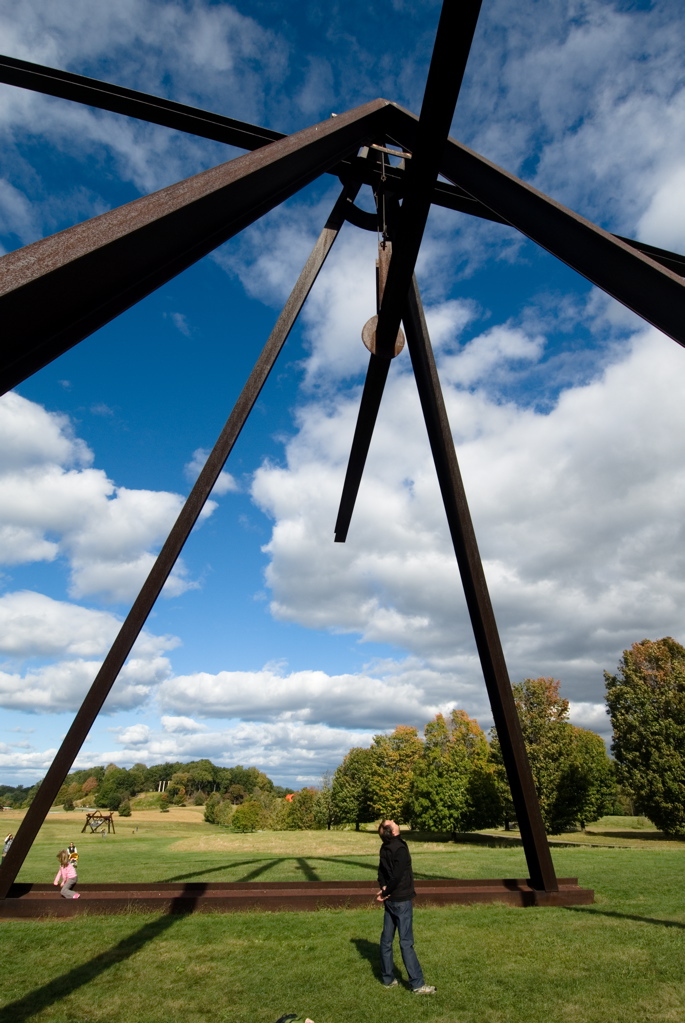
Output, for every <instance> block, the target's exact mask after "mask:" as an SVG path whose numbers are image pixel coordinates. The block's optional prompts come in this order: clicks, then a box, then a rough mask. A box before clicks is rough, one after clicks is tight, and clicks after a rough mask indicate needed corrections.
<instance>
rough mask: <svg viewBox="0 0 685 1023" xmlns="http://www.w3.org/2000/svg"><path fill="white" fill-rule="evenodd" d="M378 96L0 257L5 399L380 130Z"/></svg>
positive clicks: (1, 388)
mask: <svg viewBox="0 0 685 1023" xmlns="http://www.w3.org/2000/svg"><path fill="white" fill-rule="evenodd" d="M386 106H387V104H386V102H385V100H376V101H374V102H373V103H367V104H366V105H365V106H362V107H358V108H357V109H356V110H353V111H350V112H349V113H346V114H341V115H340V116H339V117H335V118H331V119H330V120H328V121H324V122H322V123H321V124H318V125H314V126H313V127H311V128H307V129H306V130H305V131H301V132H298V133H296V134H295V135H289V136H288V137H286V138H284V139H281V140H280V141H278V142H272V143H271V144H270V145H268V146H265V147H263V148H262V149H258V150H257V151H256V152H254V153H249V154H247V155H245V156H240V157H238V158H237V159H235V160H231V161H229V162H228V163H225V164H221V165H220V166H219V167H214V168H212V169H211V170H208V171H203V172H202V173H201V174H197V175H195V176H194V177H191V178H187V179H186V180H185V181H181V182H178V183H177V184H175V185H170V186H169V187H168V188H164V189H162V190H161V191H159V192H155V193H153V194H152V195H148V196H145V197H144V198H142V199H136V200H135V201H134V202H132V203H128V204H127V205H126V206H121V207H119V208H118V209H116V210H112V211H110V212H108V213H103V214H102V215H101V216H99V217H95V218H93V219H92V220H88V221H86V222H85V223H83V224H79V225H77V226H76V227H71V228H69V229H68V230H66V231H62V232H60V233H59V234H56V235H52V236H51V237H50V238H44V239H42V240H41V241H38V242H34V243H33V244H32V245H27V246H25V247H24V248H23V249H19V250H17V251H16V252H11V253H9V254H7V255H6V256H3V257H2V258H1V259H0V318H2V321H3V324H4V325H5V330H4V341H5V352H4V356H3V364H2V369H1V370H0V393H4V392H5V391H7V390H9V389H10V388H11V387H14V386H15V385H16V384H17V383H19V382H20V381H21V380H23V379H25V378H26V377H27V376H29V375H30V374H31V373H34V372H35V371H36V370H37V369H40V368H41V366H44V365H46V364H47V363H48V362H50V361H52V359H54V358H56V357H57V356H58V355H60V354H61V353H62V352H64V351H66V350H67V349H68V348H71V347H72V346H73V345H75V344H76V343H77V342H78V341H80V340H82V339H83V338H84V337H86V336H87V335H88V334H90V333H92V332H93V331H94V330H96V329H97V328H98V327H101V326H102V325H103V324H105V323H107V322H108V321H109V320H111V319H112V318H113V317H114V316H116V315H118V314H119V313H121V312H123V311H124V310H125V309H128V308H129V306H131V305H133V304H134V303H135V302H137V301H139V300H140V299H141V298H143V297H144V296H145V295H148V294H149V293H150V292H151V291H154V290H155V288H158V287H159V286H160V285H162V284H164V283H165V282H166V281H168V280H170V279H171V278H172V277H174V276H175V275H176V274H178V273H180V272H181V271H182V270H185V269H186V268H187V267H188V266H190V265H192V264H193V263H195V262H196V261H197V260H198V259H200V258H201V257H202V256H204V255H206V254H207V253H208V252H211V250H212V249H214V248H216V246H217V245H220V244H221V243H222V242H224V241H226V239H227V238H230V237H232V236H233V235H234V234H236V233H238V232H239V231H241V230H242V229H243V228H245V227H247V226H248V225H249V224H251V223H252V222H253V221H255V220H257V219H258V218H259V217H261V216H262V215H263V214H265V213H267V212H268V211H269V210H270V209H273V207H274V206H277V205H278V204H279V203H281V202H283V201H284V200H285V199H287V198H288V197H289V196H290V195H292V194H293V193H295V192H297V191H298V190H299V189H301V188H302V187H304V186H305V185H307V184H308V183H309V182H310V181H312V180H313V179H314V178H316V177H318V176H319V175H320V174H322V173H323V172H324V171H325V170H327V169H328V168H329V167H330V166H332V165H333V164H335V163H336V162H337V161H338V160H339V159H340V158H341V157H342V156H345V155H349V154H350V153H353V152H355V151H356V150H357V148H358V147H359V146H361V145H362V144H365V143H366V142H368V141H369V140H371V139H373V138H375V137H376V136H377V134H378V133H379V132H381V134H382V115H383V111H384V110H385V108H386Z"/></svg>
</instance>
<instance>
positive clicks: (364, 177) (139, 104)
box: [0, 55, 685, 276]
mask: <svg viewBox="0 0 685 1023" xmlns="http://www.w3.org/2000/svg"><path fill="white" fill-rule="evenodd" d="M0 82H4V83H6V84H8V85H14V86H17V87H19V88H23V89H29V90H31V91H33V92H40V93H43V94H44V95H49V96H55V97H58V98H61V99H66V100H71V101H73V102H77V103H83V104H86V105H88V106H92V107H97V108H98V109H100V110H108V111H110V112H112V113H118V114H123V115H125V116H128V117H134V118H136V119H137V120H142V121H147V122H149V123H152V124H159V125H162V126H164V127H167V128H174V129H176V130H177V131H183V132H186V133H188V134H191V135H196V136H198V137H200V138H206V139H212V140H214V141H216V142H223V143H225V144H227V145H231V146H235V147H237V148H239V149H248V150H254V149H259V148H260V147H261V146H264V145H268V144H269V143H270V142H275V141H278V139H282V138H285V137H286V136H285V134H284V133H283V132H280V131H274V130H273V129H271V128H264V127H262V126H260V125H256V124H249V123H248V122H247V121H239V120H237V119H236V118H233V117H226V116H224V115H223V114H216V113H214V112H212V111H209V110H201V109H199V108H197V107H191V106H187V105H186V104H184V103H175V102H174V101H173V100H168V99H165V98H163V97H161V96H153V95H150V94H148V93H143V92H138V91H136V90H135V89H126V88H124V87H123V86H119V85H113V84H111V83H110V82H102V81H99V80H98V79H94V78H87V77H85V76H83V75H75V74H71V73H70V72H68V71H61V70H59V69H57V68H52V67H47V66H45V65H43V64H34V63H32V62H30V61H26V60H18V59H16V58H14V57H7V56H3V55H0ZM375 148H379V149H383V147H375ZM384 151H386V152H390V150H388V149H387V148H386V149H384ZM328 173H331V174H336V175H340V174H344V175H345V176H346V178H350V177H352V178H354V180H359V181H361V182H363V183H366V184H369V185H371V186H372V187H374V188H378V187H379V185H380V176H381V171H380V169H379V168H378V167H377V166H373V165H371V164H369V163H366V164H365V165H363V166H362V165H360V164H359V163H358V161H355V160H354V159H352V160H344V161H342V162H341V164H340V165H338V166H335V167H333V168H331V169H330V170H329V171H328ZM384 173H385V177H386V179H387V187H389V188H391V189H393V190H394V192H395V193H396V194H397V195H399V196H402V195H404V193H405V188H406V185H405V180H404V178H405V172H404V171H403V170H401V169H400V168H398V167H389V166H386V167H385V169H384ZM431 202H432V203H433V205H436V206H442V207H444V208H445V209H451V210H455V211H457V212H460V213H468V214H469V215H470V216H474V217H480V218H482V219H485V220H492V221H495V222H497V223H502V224H506V223H508V221H507V220H505V219H504V218H503V217H501V216H499V215H498V214H497V213H495V212H494V211H493V210H491V209H488V207H487V206H485V205H484V204H483V203H482V202H479V201H478V200H477V199H474V198H473V196H471V195H469V193H468V192H466V191H465V190H464V189H463V188H459V187H457V186H455V185H453V184H447V183H446V182H444V181H437V182H436V183H435V185H434V188H433V194H432V198H431ZM350 219H351V218H350ZM352 222H353V223H354V222H355V221H352ZM360 226H361V225H360ZM370 230H375V226H374V227H371V228H370ZM613 237H615V238H618V239H619V240H620V241H623V242H625V243H626V244H627V245H630V246H632V247H633V248H636V249H638V251H640V252H644V253H645V254H646V255H648V256H650V257H651V258H652V259H654V260H655V262H657V263H660V264H661V265H662V266H666V267H668V268H669V269H671V270H674V271H675V273H677V274H679V275H680V276H684V275H685V257H684V256H682V255H680V254H678V253H676V252H669V251H668V250H666V249H659V248H657V247H656V246H653V245H648V244H646V243H645V242H639V241H635V239H633V238H624V237H622V236H621V235H613Z"/></svg>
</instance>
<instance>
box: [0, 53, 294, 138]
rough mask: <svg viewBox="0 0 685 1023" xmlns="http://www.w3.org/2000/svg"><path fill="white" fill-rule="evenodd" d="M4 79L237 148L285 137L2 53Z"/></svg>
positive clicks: (0, 66)
mask: <svg viewBox="0 0 685 1023" xmlns="http://www.w3.org/2000/svg"><path fill="white" fill-rule="evenodd" d="M0 82H4V83H5V84H7V85H15V86H18V87H19V88H20V89H30V90H31V91H32V92H42V93H43V94H44V95H46V96H55V97H57V98H59V99H68V100H73V101H74V102H76V103H84V104H86V105H87V106H90V107H97V108H98V109H99V110H110V111H112V113H115V114H125V115H126V116H127V117H135V118H137V119H138V120H140V121H148V122H149V123H151V124H161V125H163V126H164V127H165V128H175V129H176V131H185V132H188V133H189V134H191V135H198V136H200V137H201V138H205V139H214V141H215V142H225V143H226V145H229V146H237V147H238V148H239V149H259V148H260V147H261V146H265V145H268V144H269V142H276V141H278V139H282V138H285V135H284V134H283V133H282V132H280V131H272V130H271V129H270V128H260V127H259V126H257V125H254V124H248V123H247V122H246V121H237V120H235V118H233V117H224V116H223V115H222V114H213V113H211V112H210V111H208V110H199V109H197V108H196V107H191V106H187V105H186V104H185V103H174V102H173V100H169V99H163V98H162V97H161V96H150V95H148V94H147V93H145V92H137V91H136V90H135V89H124V88H123V87H122V86H121V85H111V84H110V83H109V82H100V81H98V80H97V79H95V78H86V77H84V76H83V75H73V74H71V73H70V72H69V71H60V70H58V69H57V68H54V67H46V66H45V65H44V64H33V63H31V62H30V61H28V60H17V59H16V58H15V57H5V56H3V55H0Z"/></svg>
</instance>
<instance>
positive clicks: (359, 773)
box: [0, 637, 685, 835]
mask: <svg viewBox="0 0 685 1023" xmlns="http://www.w3.org/2000/svg"><path fill="white" fill-rule="evenodd" d="M605 682H606V701H607V709H608V712H609V717H610V719H611V724H612V729H613V739H612V746H611V749H612V753H613V759H612V758H610V757H609V755H608V753H607V750H606V747H605V745H604V742H603V740H602V738H601V737H600V736H599V735H597V734H596V733H595V732H593V731H590V730H588V729H584V728H578V727H577V726H576V725H573V724H571V723H570V721H569V720H568V717H569V703H568V700H566V699H564V698H563V697H562V696H561V691H560V687H561V683H560V682H559V681H558V680H556V679H553V678H536V679H525V680H524V681H523V682H520V683H516V684H515V685H514V686H512V690H513V694H514V700H515V702H516V707H517V711H518V714H519V719H520V721H521V727H522V731H523V738H524V742H525V745H526V749H527V751H528V758H529V760H530V764H531V769H532V773H533V779H534V782H535V787H536V791H537V795H538V799H539V802H540V808H541V811H542V817H543V821H544V824H545V828H546V830H547V832H548V834H559V833H560V832H563V831H566V830H568V829H570V828H573V827H574V826H580V827H584V826H585V823H586V822H589V821H594V820H597V819H598V818H599V817H601V816H603V815H604V814H618V815H623V814H633V813H639V814H642V815H644V816H645V817H647V818H648V819H649V820H651V821H652V822H653V823H654V824H655V825H656V826H657V827H658V828H659V829H660V830H662V831H664V832H666V833H667V834H673V835H683V834H685V648H683V647H682V646H681V645H680V644H679V643H677V642H676V641H675V640H674V639H672V638H670V637H666V638H665V639H661V640H642V641H641V642H639V643H634V644H633V646H632V647H631V648H630V650H625V651H624V652H623V657H622V658H621V661H620V663H619V665H618V669H617V672H616V674H615V675H612V674H610V673H609V672H605ZM37 789H38V785H35V786H34V787H33V788H31V789H26V788H25V787H23V786H15V787H14V788H13V787H12V786H0V799H2V801H3V802H4V803H5V805H14V806H28V805H29V804H30V802H31V800H32V798H33V796H34V795H35V792H36V791H37ZM151 791H152V792H153V793H154V805H156V806H158V807H159V808H160V809H162V810H164V809H165V808H167V807H168V806H169V805H173V804H177V805H183V804H186V803H188V802H192V803H194V804H195V805H204V807H205V811H204V816H205V820H206V821H208V822H209V823H210V824H215V825H220V826H223V827H230V828H232V829H233V830H236V831H255V830H259V829H273V830H290V829H318V828H331V827H345V826H354V827H356V828H357V829H359V827H360V825H361V824H367V823H371V822H373V821H376V820H378V818H380V817H390V818H394V819H395V820H397V821H398V822H401V823H404V824H408V825H410V826H411V827H412V828H415V829H417V830H422V831H439V832H451V833H455V834H456V833H459V832H468V831H474V830H479V829H481V828H487V827H497V826H504V827H505V828H509V827H511V825H512V824H515V823H516V818H515V812H514V807H513V804H512V801H511V795H510V791H509V785H508V782H507V779H506V774H505V771H504V764H503V760H502V752H501V748H500V744H499V739H498V736H497V732H496V729H492V730H491V732H490V735H489V736H486V735H485V733H484V732H483V730H482V729H481V728H480V726H479V724H478V722H477V721H476V720H475V719H473V718H470V717H469V716H468V714H467V713H466V712H465V711H464V710H453V711H452V713H451V714H449V715H448V716H444V715H442V714H438V715H436V717H435V718H434V720H433V721H430V722H428V723H427V724H426V726H425V727H424V729H423V734H422V735H420V734H419V732H418V730H417V729H416V728H413V727H411V726H408V725H400V726H398V727H397V728H396V729H395V730H394V732H392V733H391V734H390V735H385V734H380V735H376V736H374V738H373V741H372V743H371V746H370V747H369V748H362V747H355V748H354V749H351V750H350V751H349V752H348V753H347V755H346V756H345V758H344V760H343V762H342V764H340V765H339V767H338V768H337V769H336V771H335V772H334V773H333V774H332V775H331V774H327V775H325V776H324V778H323V781H322V784H321V786H320V787H316V788H314V787H308V788H304V789H301V790H300V791H299V792H293V790H292V789H286V788H282V787H280V786H277V785H274V783H273V782H272V781H271V779H270V778H268V777H267V775H266V774H264V773H263V772H262V771H259V770H258V768H256V767H247V768H246V767H242V766H241V765H238V766H236V767H217V766H216V765H215V764H213V763H212V762H211V761H210V760H206V759H203V760H197V761H193V762H191V763H181V762H178V763H165V764H157V765H154V766H152V767H147V766H146V765H145V764H134V765H133V767H132V768H130V769H125V768H120V767H117V765H116V764H109V765H108V766H107V767H93V768H89V769H87V770H81V771H73V772H72V773H71V774H70V775H69V776H68V778H67V779H66V781H65V783H64V785H63V786H62V788H61V790H60V792H59V794H58V796H57V799H56V800H55V802H56V803H57V804H62V805H64V807H65V809H73V808H74V806H75V805H77V804H81V805H86V804H87V805H94V806H97V807H103V808H105V807H106V808H108V809H111V810H118V811H119V813H121V814H123V815H126V814H128V813H130V801H131V800H132V799H133V798H134V797H136V796H137V795H139V794H140V793H145V792H151ZM139 798H141V797H139Z"/></svg>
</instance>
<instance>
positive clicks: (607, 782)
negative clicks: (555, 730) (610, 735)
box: [567, 725, 617, 830]
mask: <svg viewBox="0 0 685 1023" xmlns="http://www.w3.org/2000/svg"><path fill="white" fill-rule="evenodd" d="M571 728H572V729H573V756H574V761H575V764H574V769H573V770H572V771H570V772H569V775H570V777H569V782H570V784H571V785H572V793H571V792H569V794H568V797H567V798H568V801H569V803H571V802H575V804H576V805H577V818H576V819H577V821H578V823H579V824H580V826H581V828H582V829H583V830H585V825H586V823H588V821H596V820H598V819H599V818H600V817H603V816H604V814H605V813H611V811H612V810H613V809H614V807H615V805H616V800H617V791H616V773H615V769H614V765H613V764H612V762H611V760H610V759H609V755H608V753H607V750H606V746H605V745H604V740H603V739H602V737H601V735H597V733H596V732H591V731H589V730H588V729H587V728H577V727H576V726H575V725H571Z"/></svg>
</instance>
